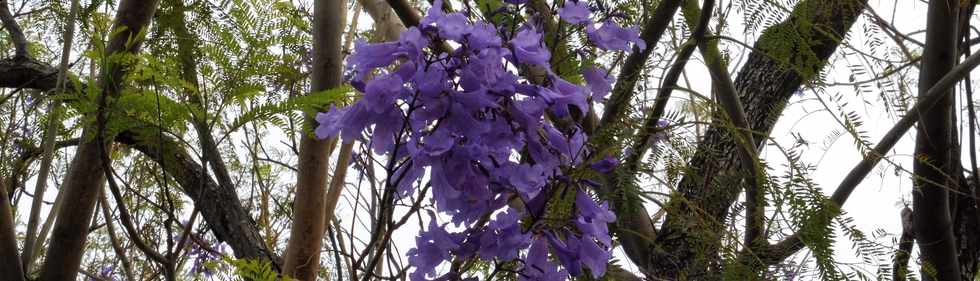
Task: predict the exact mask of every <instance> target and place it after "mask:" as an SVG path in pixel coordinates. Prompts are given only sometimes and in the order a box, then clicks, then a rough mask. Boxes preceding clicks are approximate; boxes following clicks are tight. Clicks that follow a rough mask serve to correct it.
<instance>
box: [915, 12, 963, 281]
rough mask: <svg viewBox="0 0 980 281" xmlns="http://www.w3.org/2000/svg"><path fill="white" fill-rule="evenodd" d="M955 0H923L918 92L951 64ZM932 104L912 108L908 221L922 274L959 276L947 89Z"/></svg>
mask: <svg viewBox="0 0 980 281" xmlns="http://www.w3.org/2000/svg"><path fill="white" fill-rule="evenodd" d="M959 3H960V1H959V0H931V1H929V11H928V20H927V23H926V46H925V49H924V51H923V53H922V68H921V70H920V72H919V94H920V95H923V94H925V93H926V90H927V89H929V88H931V87H932V85H934V84H936V82H937V81H939V79H941V78H942V77H943V76H945V75H946V73H948V72H949V71H950V70H951V69H952V68H953V66H954V65H955V64H956V55H957V51H956V45H957V44H956V43H957V39H958V36H957V35H958V34H959V33H957V31H956V30H957V23H958V21H957V18H958V17H959ZM947 91H949V92H950V93H949V94H947V95H946V96H945V97H944V98H943V99H942V100H940V101H939V103H937V104H936V106H934V107H932V108H930V109H927V110H922V111H919V112H913V113H912V114H918V115H919V118H920V119H919V126H918V128H917V130H916V138H915V155H916V158H915V161H914V162H913V165H912V168H913V171H914V172H915V175H914V178H913V183H914V185H915V190H914V191H913V192H912V206H913V209H914V210H915V213H914V215H913V223H914V224H915V225H916V226H919V227H918V228H917V229H916V230H917V231H916V235H915V239H916V241H917V242H918V245H919V249H920V250H921V252H922V260H923V270H922V278H923V280H956V279H959V277H960V276H959V275H960V274H959V269H960V268H959V260H958V259H957V256H956V254H957V251H956V240H955V237H954V235H953V225H952V218H951V216H950V204H949V189H950V188H953V189H955V188H957V185H958V183H959V182H958V180H959V178H958V177H957V176H956V173H958V172H959V169H958V166H959V163H958V162H955V163H954V162H953V160H954V159H958V158H956V157H953V152H956V151H958V149H956V144H955V142H956V140H955V137H954V136H953V128H954V125H953V123H952V122H953V116H954V115H953V114H954V112H953V109H954V104H955V96H953V95H952V93H951V92H952V91H953V90H952V89H949V90H947Z"/></svg>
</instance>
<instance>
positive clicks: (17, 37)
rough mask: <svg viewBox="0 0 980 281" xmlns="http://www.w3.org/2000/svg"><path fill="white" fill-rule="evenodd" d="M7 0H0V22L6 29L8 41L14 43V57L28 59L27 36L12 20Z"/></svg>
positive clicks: (12, 16)
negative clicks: (8, 36)
mask: <svg viewBox="0 0 980 281" xmlns="http://www.w3.org/2000/svg"><path fill="white" fill-rule="evenodd" d="M7 2H8V1H7V0H0V22H2V23H3V27H4V28H5V29H7V33H9V34H10V41H11V42H13V44H14V59H28V58H30V57H31V56H30V54H28V53H27V38H26V37H24V30H23V29H21V28H20V25H18V24H17V21H16V20H14V15H13V14H11V13H10V7H9V5H10V4H8V3H7Z"/></svg>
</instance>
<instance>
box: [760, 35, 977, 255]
mask: <svg viewBox="0 0 980 281" xmlns="http://www.w3.org/2000/svg"><path fill="white" fill-rule="evenodd" d="M978 65H980V53H978V54H973V55H970V57H968V58H966V60H963V62H962V63H961V64H959V65H957V66H956V67H954V68H953V69H952V70H950V71H949V72H948V73H947V74H946V75H945V76H943V77H942V79H940V80H939V81H938V82H936V84H934V85H933V86H932V87H931V88H929V90H928V91H927V92H926V93H925V94H923V95H920V96H919V101H918V102H916V103H915V105H913V106H912V108H911V109H909V110H908V112H909V113H908V114H906V115H905V116H902V118H901V119H899V120H898V122H897V123H895V125H894V126H893V127H892V128H891V129H889V130H888V132H887V133H885V136H883V137H881V140H879V141H878V144H877V145H875V147H874V149H873V150H871V151H869V152H868V153H867V154H865V155H864V158H863V159H862V160H861V161H860V162H858V164H857V165H855V166H854V168H852V169H851V171H850V172H848V173H847V176H845V177H844V179H843V180H841V183H840V184H839V185H838V186H837V189H836V190H834V194H833V195H831V196H830V202H829V203H828V204H826V205H824V206H821V209H827V208H834V209H837V210H836V211H835V213H839V209H840V208H841V207H842V206H844V203H846V202H847V198H848V197H850V196H851V193H853V192H854V189H855V188H857V186H858V184H860V183H861V181H863V180H864V178H865V177H867V175H868V174H869V173H870V172H871V170H872V169H873V168H874V166H875V165H877V164H878V162H880V161H881V159H882V157H884V156H885V154H887V153H888V151H889V150H891V149H892V147H894V146H895V144H896V143H898V141H899V140H900V139H901V138H902V136H903V135H905V133H907V132H908V131H909V129H911V128H912V125H915V123H916V122H917V121H919V115H918V114H916V113H917V112H922V111H923V110H927V109H930V108H932V107H933V106H934V105H936V103H938V102H939V101H940V100H941V99H943V98H944V97H945V96H946V94H947V91H948V90H949V89H952V87H953V86H954V85H956V83H958V82H959V81H960V80H962V79H963V78H964V77H966V75H967V74H969V73H970V70H973V69H974V68H976V67H977V66H978ZM803 225H808V224H807V223H804V224H803ZM815 227H820V226H815ZM802 232H804V231H803V230H801V231H797V232H796V233H793V234H792V235H790V236H788V237H787V238H786V239H784V240H783V241H780V242H778V243H776V244H774V245H771V246H770V247H768V249H765V250H764V251H763V252H760V253H756V254H757V255H758V258H759V259H760V260H762V261H763V262H766V263H767V264H770V265H771V264H775V263H778V262H779V261H781V260H784V259H786V258H787V257H789V256H790V255H792V254H793V253H796V251H799V250H800V249H803V247H805V246H806V245H805V244H804V243H803V240H802V238H801V235H802V234H801V233H802Z"/></svg>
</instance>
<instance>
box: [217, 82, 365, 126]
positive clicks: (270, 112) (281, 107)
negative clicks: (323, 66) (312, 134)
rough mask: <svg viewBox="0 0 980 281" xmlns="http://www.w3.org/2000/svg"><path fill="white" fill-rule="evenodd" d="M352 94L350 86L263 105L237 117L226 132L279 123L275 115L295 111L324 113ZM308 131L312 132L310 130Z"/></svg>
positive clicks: (311, 113) (281, 124)
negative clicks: (253, 123) (264, 123)
mask: <svg viewBox="0 0 980 281" xmlns="http://www.w3.org/2000/svg"><path fill="white" fill-rule="evenodd" d="M352 92H353V89H352V88H350V86H342V87H337V88H333V89H329V90H325V91H321V92H316V93H312V94H309V95H305V96H298V97H294V98H292V99H289V100H286V101H285V102H279V103H267V104H263V105H260V106H258V107H254V108H252V109H251V110H249V111H246V112H244V113H243V114H241V115H239V116H238V117H237V118H235V119H234V120H233V121H232V122H231V123H229V124H228V125H227V131H228V132H229V133H230V132H234V131H235V130H237V129H239V128H241V127H242V126H244V125H245V124H248V123H252V122H262V121H266V122H273V123H277V122H281V121H280V120H279V119H275V118H274V117H275V116H276V115H277V114H283V113H287V112H291V111H296V110H301V111H303V112H304V113H306V114H309V115H313V114H315V113H316V112H319V111H325V110H326V109H327V108H328V106H329V105H330V104H334V103H337V102H339V101H343V100H345V97H347V96H348V95H349V94H350V93H352ZM277 125H278V126H280V127H284V126H286V124H283V123H277ZM308 130H310V131H312V128H309V129H308Z"/></svg>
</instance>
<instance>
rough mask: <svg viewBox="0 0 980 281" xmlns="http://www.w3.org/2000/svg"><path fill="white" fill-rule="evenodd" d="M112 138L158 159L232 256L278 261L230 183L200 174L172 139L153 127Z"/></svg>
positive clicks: (192, 161)
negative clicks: (221, 183) (223, 182)
mask: <svg viewBox="0 0 980 281" xmlns="http://www.w3.org/2000/svg"><path fill="white" fill-rule="evenodd" d="M116 141H117V142H119V143H123V144H126V145H128V146H130V147H132V148H134V149H136V150H138V151H140V152H142V153H143V154H146V155H147V156H149V157H150V158H153V159H154V160H155V161H156V162H158V163H162V164H163V165H162V166H163V167H164V168H165V169H166V170H164V172H165V173H167V175H169V176H171V177H173V178H174V179H176V180H177V183H178V184H179V185H180V187H181V189H183V192H184V193H185V194H186V195H187V196H188V197H190V198H191V200H193V201H194V205H195V206H197V208H198V209H199V210H201V215H203V216H204V220H205V221H206V222H207V223H208V226H209V227H210V228H211V232H212V233H213V234H214V236H215V237H216V238H217V239H218V240H219V241H224V242H226V243H228V245H229V246H231V248H232V249H233V250H234V251H235V256H236V257H238V258H250V259H264V260H271V261H274V262H276V263H279V262H278V258H277V257H276V256H275V255H274V253H273V252H272V251H270V250H269V249H267V248H266V246H265V243H264V242H263V240H262V236H261V235H260V234H259V230H258V227H256V224H255V221H254V220H253V219H252V217H251V216H250V215H249V213H248V212H247V211H246V210H245V208H244V207H242V205H241V201H240V200H239V199H238V195H237V194H236V193H235V188H234V186H224V185H220V184H218V183H216V182H214V181H213V180H212V179H211V178H207V177H202V176H201V175H203V174H204V173H203V167H201V165H200V164H198V163H197V162H195V161H194V159H195V158H194V157H193V156H192V155H190V154H188V153H187V151H186V150H184V148H183V147H182V146H181V145H180V144H179V143H178V142H177V141H176V140H174V139H171V138H169V137H163V138H160V136H159V135H158V133H157V132H156V131H155V130H129V131H125V132H122V133H121V134H119V135H118V136H117V137H116Z"/></svg>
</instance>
